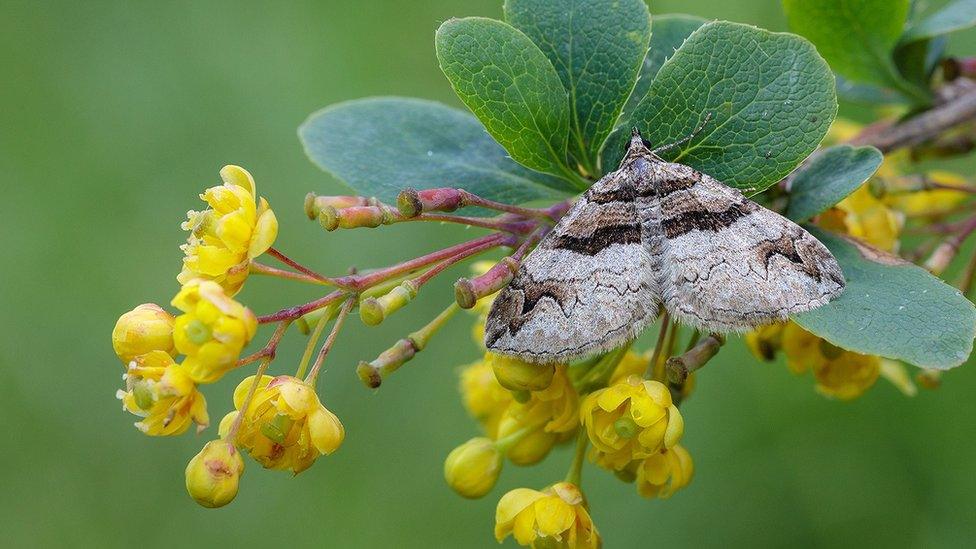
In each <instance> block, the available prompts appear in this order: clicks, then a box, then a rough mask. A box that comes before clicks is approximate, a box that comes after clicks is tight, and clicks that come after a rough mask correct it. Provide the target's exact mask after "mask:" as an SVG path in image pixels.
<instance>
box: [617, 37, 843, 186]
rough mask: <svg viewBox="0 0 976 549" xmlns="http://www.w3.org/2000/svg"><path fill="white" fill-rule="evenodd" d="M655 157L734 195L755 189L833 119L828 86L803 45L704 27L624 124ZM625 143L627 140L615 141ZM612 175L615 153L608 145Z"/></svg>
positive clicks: (800, 154) (794, 160)
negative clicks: (658, 152) (655, 150)
mask: <svg viewBox="0 0 976 549" xmlns="http://www.w3.org/2000/svg"><path fill="white" fill-rule="evenodd" d="M709 113H710V114H711V115H712V118H711V120H710V121H709V123H708V124H707V125H706V126H705V127H704V129H703V130H702V131H701V132H700V133H699V134H698V135H697V136H696V137H695V138H694V139H693V140H692V141H691V142H690V143H687V144H685V145H682V146H680V147H677V148H675V149H671V150H669V151H667V152H665V153H662V155H663V156H664V157H665V158H666V159H670V160H673V161H676V162H681V163H683V164H687V165H689V166H692V167H694V168H697V169H699V170H701V171H703V172H705V173H707V174H709V175H711V176H712V177H715V178H716V179H718V180H720V181H722V182H724V183H726V184H728V185H731V186H733V187H737V188H740V189H749V190H756V191H758V190H762V189H765V188H766V187H769V186H770V185H772V184H774V183H776V182H777V181H779V180H780V179H782V178H783V177H784V176H786V175H787V174H789V173H790V172H791V171H793V169H794V168H796V166H797V165H798V164H799V163H800V162H801V161H802V160H803V159H804V158H806V157H807V156H808V155H809V154H810V153H811V152H813V150H814V149H816V148H817V145H818V144H819V143H820V140H821V139H822V138H823V136H824V135H825V134H826V133H827V128H828V127H829V126H830V122H831V121H832V120H833V119H834V115H835V114H836V113H837V98H836V96H835V94H834V77H833V75H832V74H831V73H830V69H829V68H828V67H827V64H826V63H825V62H824V60H823V59H822V58H821V57H820V56H819V55H817V52H816V50H815V49H814V48H813V46H812V45H811V44H810V43H809V42H807V41H806V40H803V39H802V38H800V37H798V36H795V35H792V34H786V33H773V32H769V31H766V30H762V29H758V28H756V27H752V26H748V25H740V24H737V23H729V22H725V21H719V22H714V23H708V24H706V25H704V26H702V27H701V28H699V29H698V30H697V31H695V32H694V33H692V35H691V36H690V37H689V38H688V39H687V40H686V41H685V43H684V45H683V46H681V48H680V49H678V51H677V52H675V54H674V55H673V56H671V58H670V59H668V60H667V61H666V62H665V63H664V65H663V66H662V67H661V70H660V71H658V73H657V77H656V78H655V79H654V82H653V83H652V84H651V89H650V91H649V93H648V94H647V97H645V98H644V99H643V100H642V101H641V102H640V103H639V104H638V105H637V108H636V109H635V110H634V114H633V117H632V119H631V120H632V122H633V123H634V125H636V126H637V127H638V128H639V129H640V130H641V132H642V133H643V136H644V138H645V139H646V140H648V141H649V142H651V143H653V144H654V145H656V146H662V145H666V144H669V143H674V142H676V141H678V140H680V139H682V138H683V137H686V136H688V135H690V134H691V133H692V132H693V131H694V129H695V128H696V127H697V126H699V124H700V123H701V122H702V121H704V120H705V117H706V115H708V114H709ZM620 134H622V137H623V138H626V134H627V132H620ZM608 149H609V150H610V154H613V155H615V156H610V154H608V155H607V158H606V162H607V163H606V164H605V167H606V168H608V169H612V167H614V166H616V165H617V162H619V158H620V156H621V155H622V154H623V144H621V143H614V144H613V145H608Z"/></svg>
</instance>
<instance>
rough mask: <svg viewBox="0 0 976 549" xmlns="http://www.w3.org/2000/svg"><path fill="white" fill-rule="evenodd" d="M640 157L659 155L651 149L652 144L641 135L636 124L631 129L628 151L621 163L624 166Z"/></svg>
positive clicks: (655, 156)
mask: <svg viewBox="0 0 976 549" xmlns="http://www.w3.org/2000/svg"><path fill="white" fill-rule="evenodd" d="M640 157H644V158H647V157H651V158H654V159H658V157H657V155H656V154H654V152H653V151H652V150H651V144H650V143H648V142H647V141H646V140H645V139H644V138H643V137H642V136H641V133H640V130H639V129H637V127H636V126H634V128H633V129H631V131H630V142H628V143H627V151H626V152H625V154H624V158H623V161H621V162H620V165H621V166H623V165H624V164H626V163H628V162H630V161H631V160H633V159H635V158H640Z"/></svg>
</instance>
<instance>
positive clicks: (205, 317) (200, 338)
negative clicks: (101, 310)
mask: <svg viewBox="0 0 976 549" xmlns="http://www.w3.org/2000/svg"><path fill="white" fill-rule="evenodd" d="M172 305H173V306H174V307H176V308H177V309H180V310H181V311H183V313H184V314H182V315H180V316H178V317H175V318H174V317H173V316H172V315H170V314H169V313H168V312H166V311H165V310H163V309H162V307H159V306H158V305H155V304H151V303H150V304H143V305H139V306H138V307H136V308H135V309H133V310H131V311H129V312H127V313H125V314H124V315H122V316H121V317H120V318H119V320H118V322H117V323H116V325H115V329H114V330H113V331H112V344H113V347H114V348H115V352H116V354H117V355H118V357H119V359H120V360H121V361H122V362H123V364H124V365H125V366H126V371H125V374H124V375H123V379H124V380H125V390H120V391H119V393H118V396H119V398H120V399H121V400H122V403H123V407H124V408H125V409H126V410H128V411H129V412H131V413H133V414H135V415H137V416H139V417H141V418H143V419H142V420H141V421H139V422H137V423H136V427H138V428H139V429H140V430H141V431H143V432H145V433H146V434H148V435H153V436H158V435H178V434H180V433H183V432H184V431H186V430H187V428H188V427H189V426H190V424H191V423H195V424H196V425H197V428H198V429H200V430H202V429H204V428H206V427H207V425H208V424H209V419H208V416H207V409H206V401H205V400H204V398H203V395H202V394H201V393H200V391H199V390H198V388H197V386H198V385H199V384H203V383H212V382H214V381H216V380H217V379H219V378H220V377H221V376H222V375H223V374H224V372H226V371H227V370H229V369H230V368H233V367H234V366H235V365H236V364H237V360H238V357H239V355H240V352H241V349H243V348H244V346H245V345H247V343H248V342H250V340H251V338H253V337H254V334H255V331H256V330H257V320H256V319H255V317H254V314H253V313H251V311H250V310H249V309H248V308H247V307H244V306H243V305H241V304H240V303H238V302H236V301H234V300H233V299H232V298H230V297H228V296H227V295H226V294H225V293H224V290H223V288H221V287H220V285H218V284H217V283H216V282H213V281H209V280H198V279H194V280H191V281H189V282H188V283H187V284H186V285H185V286H184V287H183V288H182V289H180V291H179V293H177V295H176V297H174V298H173V301H172ZM180 355H182V356H183V358H182V361H181V362H180V363H177V362H176V361H175V360H174V357H178V356H180Z"/></svg>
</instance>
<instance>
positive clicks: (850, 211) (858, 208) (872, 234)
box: [818, 183, 905, 252]
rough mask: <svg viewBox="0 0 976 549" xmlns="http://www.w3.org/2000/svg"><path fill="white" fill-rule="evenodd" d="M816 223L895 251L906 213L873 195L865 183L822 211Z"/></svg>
mask: <svg viewBox="0 0 976 549" xmlns="http://www.w3.org/2000/svg"><path fill="white" fill-rule="evenodd" d="M818 224H819V225H820V226H822V227H824V228H825V229H830V230H833V231H837V232H841V233H846V234H849V235H851V236H853V237H855V238H857V239H859V240H862V241H864V242H866V243H868V244H870V245H872V246H874V247H875V248H879V249H881V250H885V251H889V252H895V251H898V235H899V234H900V233H901V229H902V227H903V226H904V225H905V216H904V214H902V213H901V212H897V211H895V210H892V209H891V208H889V207H888V206H887V205H886V204H885V203H884V202H882V201H881V200H878V199H877V198H875V197H874V195H872V194H871V191H870V189H869V188H868V184H867V183H865V184H864V185H861V186H860V187H859V188H858V189H857V190H856V191H854V192H853V193H851V195H850V196H848V197H847V198H845V199H844V200H841V201H840V202H838V203H837V205H836V206H834V207H833V208H831V209H830V210H827V211H826V212H824V213H823V214H821V215H820V217H819V220H818Z"/></svg>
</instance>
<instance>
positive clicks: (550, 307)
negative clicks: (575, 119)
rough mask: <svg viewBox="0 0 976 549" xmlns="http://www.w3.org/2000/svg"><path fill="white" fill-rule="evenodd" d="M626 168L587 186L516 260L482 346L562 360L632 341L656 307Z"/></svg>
mask: <svg viewBox="0 0 976 549" xmlns="http://www.w3.org/2000/svg"><path fill="white" fill-rule="evenodd" d="M632 177H633V174H632V172H631V171H630V170H628V169H621V170H618V171H616V172H612V173H610V174H608V175H607V176H606V177H604V178H603V179H601V180H600V181H598V182H597V183H595V184H594V185H593V186H592V187H591V188H590V189H589V190H588V191H587V192H586V193H584V194H583V196H582V197H581V198H580V199H579V200H578V201H577V203H576V204H575V205H574V206H573V207H572V208H571V209H570V210H569V212H567V213H566V215H565V216H563V218H562V219H561V220H560V221H559V223H557V224H556V226H555V227H554V228H553V229H552V231H550V232H549V234H548V235H546V237H545V238H544V239H543V240H542V241H541V242H540V243H539V245H538V246H537V247H536V249H535V250H534V251H533V252H532V253H531V254H529V256H528V257H527V258H526V259H525V261H524V262H523V263H522V265H521V267H520V268H519V270H518V272H517V273H516V275H515V277H514V278H513V279H512V282H511V283H509V285H508V286H507V287H506V288H505V289H503V290H502V291H501V293H499V295H498V297H497V298H496V299H495V301H494V303H493V304H492V307H491V310H490V312H489V313H488V320H487V322H486V324H485V346H486V347H487V348H488V349H489V350H491V351H493V352H497V353H501V354H506V355H513V356H516V357H518V358H520V359H522V360H526V361H529V362H539V363H548V362H567V361H570V360H573V359H576V358H581V357H585V356H589V355H593V354H596V353H599V352H601V351H608V350H611V349H613V348H615V347H617V346H619V345H620V344H622V343H624V342H625V341H628V340H630V339H633V338H634V337H636V336H637V335H638V334H639V333H640V332H641V330H643V329H644V327H645V326H647V324H648V323H650V322H653V320H654V319H655V318H656V317H657V312H658V306H659V304H660V298H659V292H658V291H657V287H656V281H655V279H654V277H653V276H652V271H651V261H650V256H649V254H648V252H647V250H646V249H645V247H644V246H643V245H642V243H641V230H642V224H641V222H640V220H639V219H638V214H637V209H636V206H635V198H636V196H635V191H634V185H633V181H632V180H631V178H632Z"/></svg>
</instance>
